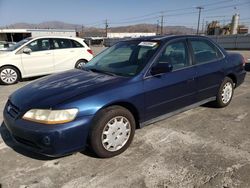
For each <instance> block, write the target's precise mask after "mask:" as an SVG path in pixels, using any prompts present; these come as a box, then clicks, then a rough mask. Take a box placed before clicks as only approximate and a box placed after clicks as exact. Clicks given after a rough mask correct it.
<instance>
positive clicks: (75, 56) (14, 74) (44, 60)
mask: <svg viewBox="0 0 250 188" xmlns="http://www.w3.org/2000/svg"><path fill="white" fill-rule="evenodd" d="M92 58H93V52H92V50H91V49H90V48H89V47H88V46H87V44H86V43H85V42H84V39H81V38H73V37H57V36H45V37H36V38H32V37H30V38H26V39H24V40H22V41H20V42H18V43H16V44H15V45H14V46H11V47H10V48H8V49H7V50H6V51H4V52H0V83H2V84H6V85H9V84H14V83H16V82H18V81H19V80H20V79H22V78H27V77H33V76H40V75H46V74H51V73H56V72H60V71H64V70H69V69H72V68H81V67H82V66H83V65H84V64H85V63H86V62H88V61H89V60H91V59H92Z"/></svg>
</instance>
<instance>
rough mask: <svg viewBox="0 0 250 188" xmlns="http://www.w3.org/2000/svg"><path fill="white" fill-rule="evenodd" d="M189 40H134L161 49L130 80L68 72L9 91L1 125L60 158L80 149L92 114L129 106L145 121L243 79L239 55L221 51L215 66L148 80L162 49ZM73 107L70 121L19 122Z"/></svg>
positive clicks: (27, 144) (32, 146)
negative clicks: (229, 80)
mask: <svg viewBox="0 0 250 188" xmlns="http://www.w3.org/2000/svg"><path fill="white" fill-rule="evenodd" d="M189 37H191V38H197V39H200V38H201V39H206V40H209V39H207V38H205V37H200V36H197V37H194V36H165V37H158V36H157V37H147V38H139V39H133V40H141V41H145V40H146V41H150V40H152V41H156V40H159V41H161V47H160V49H159V50H158V51H157V52H156V54H154V56H152V58H151V59H150V61H149V62H148V64H147V65H146V66H145V67H144V69H143V70H142V71H141V72H140V73H139V74H137V75H136V76H133V77H122V76H111V75H105V74H102V73H95V72H89V71H84V70H70V71H66V72H63V73H59V74H55V75H51V76H47V77H44V78H41V79H39V80H37V81H34V82H32V83H30V84H28V85H26V86H24V87H23V88H21V89H19V90H17V91H16V92H14V93H13V94H12V95H11V96H10V97H9V100H8V102H7V104H6V107H5V109H4V123H5V125H6V127H7V129H8V130H9V132H10V133H11V135H12V136H13V138H14V139H15V140H16V141H17V142H18V143H19V144H20V145H22V146H24V147H26V148H28V149H31V150H33V151H35V152H38V153H41V154H44V155H48V156H61V155H65V154H68V153H72V152H75V151H79V150H82V149H84V148H85V146H86V144H87V139H88V135H89V131H90V129H91V126H92V122H93V118H94V116H95V114H96V113H97V112H98V111H99V110H100V109H102V108H105V107H106V106H110V105H112V104H128V105H130V106H132V107H133V108H134V109H135V110H136V112H137V115H138V117H137V118H138V119H137V121H138V122H139V123H140V124H143V123H144V122H146V121H149V120H151V119H154V118H156V117H158V116H162V115H164V114H166V113H171V112H173V111H176V110H178V109H181V108H185V107H186V106H190V105H192V104H194V103H198V102H199V101H202V100H204V99H208V98H211V97H214V96H216V94H217V92H218V89H219V87H220V84H221V82H222V80H223V79H224V78H225V77H226V76H227V75H231V76H233V77H234V78H235V79H236V80H237V82H236V86H239V85H240V84H241V83H242V82H243V81H244V78H245V74H246V73H245V71H244V68H243V66H242V61H241V56H240V55H238V54H228V53H227V52H225V51H224V50H223V49H221V48H220V47H218V49H220V50H221V52H222V53H223V58H221V59H220V60H218V61H215V62H209V63H205V64H201V65H196V64H195V62H194V60H193V59H192V52H191V51H190V50H189V52H190V54H189V55H190V64H192V65H191V66H189V67H187V68H184V69H180V70H176V71H172V72H169V73H166V74H162V75H158V76H152V75H150V73H149V72H150V71H149V70H150V68H151V66H152V65H153V64H154V62H155V60H156V58H157V56H158V55H159V53H160V52H161V50H162V48H163V47H164V45H167V44H168V43H169V42H171V41H176V40H178V39H180V40H186V41H188V39H189ZM69 108H78V109H79V113H78V115H77V117H76V119H75V120H74V121H72V122H70V123H65V124H59V125H44V124H40V123H34V122H31V121H27V120H24V119H22V117H23V115H24V114H25V113H26V112H27V111H28V110H30V109H69Z"/></svg>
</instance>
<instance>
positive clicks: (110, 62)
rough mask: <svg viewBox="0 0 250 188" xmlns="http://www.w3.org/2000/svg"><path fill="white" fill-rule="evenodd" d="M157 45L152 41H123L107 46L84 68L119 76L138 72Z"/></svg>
mask: <svg viewBox="0 0 250 188" xmlns="http://www.w3.org/2000/svg"><path fill="white" fill-rule="evenodd" d="M158 47H159V43H158V42H153V41H143V42H142V41H124V42H119V43H117V44H116V45H114V46H112V47H110V48H108V49H107V50H105V51H104V52H102V53H101V54H99V55H97V56H96V57H94V58H93V59H92V60H91V61H90V62H89V63H87V64H86V65H85V66H84V69H86V70H92V71H96V72H103V73H110V74H115V75H120V76H134V75H136V74H138V73H139V72H140V71H141V70H142V69H143V68H144V67H145V65H146V64H147V62H148V61H149V59H150V58H151V57H152V56H153V55H154V53H155V52H156V50H157V49H158Z"/></svg>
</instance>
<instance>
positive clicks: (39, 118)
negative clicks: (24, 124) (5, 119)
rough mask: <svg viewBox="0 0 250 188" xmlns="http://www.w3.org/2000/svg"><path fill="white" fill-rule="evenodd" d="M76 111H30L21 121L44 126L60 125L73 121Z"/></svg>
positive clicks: (74, 109)
mask: <svg viewBox="0 0 250 188" xmlns="http://www.w3.org/2000/svg"><path fill="white" fill-rule="evenodd" d="M77 113H78V109H76V108H73V109H67V110H40V109H32V110H29V111H28V112H26V113H25V114H24V116H23V119H25V120H29V121H34V122H38V123H44V124H60V123H67V122H70V121H73V120H74V119H75V117H76V115H77Z"/></svg>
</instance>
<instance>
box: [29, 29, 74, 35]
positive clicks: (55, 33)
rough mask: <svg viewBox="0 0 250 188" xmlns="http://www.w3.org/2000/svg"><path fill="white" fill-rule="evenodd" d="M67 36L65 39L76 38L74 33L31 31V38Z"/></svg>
mask: <svg viewBox="0 0 250 188" xmlns="http://www.w3.org/2000/svg"><path fill="white" fill-rule="evenodd" d="M54 35H56V36H67V37H76V32H75V31H49V30H48V31H45V30H44V31H42V30H41V31H40V30H37V31H36V30H31V36H32V37H40V36H54Z"/></svg>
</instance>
